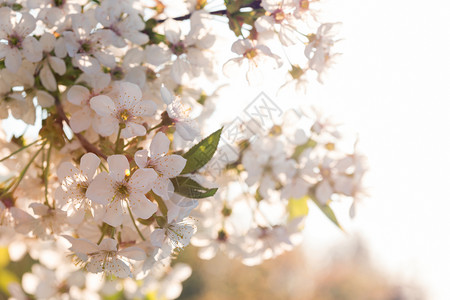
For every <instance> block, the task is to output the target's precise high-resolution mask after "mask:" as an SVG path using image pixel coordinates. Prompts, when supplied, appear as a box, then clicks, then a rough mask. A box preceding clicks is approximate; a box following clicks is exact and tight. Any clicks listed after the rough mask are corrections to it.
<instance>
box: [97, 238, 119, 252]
mask: <svg viewBox="0 0 450 300" xmlns="http://www.w3.org/2000/svg"><path fill="white" fill-rule="evenodd" d="M98 247H99V248H100V250H104V251H117V241H116V240H114V239H111V238H105V239H103V240H102V242H101V243H100V245H98Z"/></svg>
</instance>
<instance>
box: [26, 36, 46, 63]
mask: <svg viewBox="0 0 450 300" xmlns="http://www.w3.org/2000/svg"><path fill="white" fill-rule="evenodd" d="M22 47H23V55H24V56H25V58H26V59H28V60H29V61H31V62H38V61H41V60H42V45H41V44H40V43H39V42H38V40H36V39H35V38H34V37H32V36H27V37H26V38H25V39H24V40H23V42H22Z"/></svg>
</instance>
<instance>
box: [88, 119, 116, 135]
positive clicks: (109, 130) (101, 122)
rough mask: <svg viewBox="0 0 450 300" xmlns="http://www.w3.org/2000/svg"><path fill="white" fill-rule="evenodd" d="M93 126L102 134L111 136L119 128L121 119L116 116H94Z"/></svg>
mask: <svg viewBox="0 0 450 300" xmlns="http://www.w3.org/2000/svg"><path fill="white" fill-rule="evenodd" d="M92 128H94V130H95V132H97V133H98V134H100V135H102V136H110V135H112V134H113V133H114V132H117V131H118V130H119V121H118V120H117V119H116V118H114V117H98V118H94V119H93V123H92Z"/></svg>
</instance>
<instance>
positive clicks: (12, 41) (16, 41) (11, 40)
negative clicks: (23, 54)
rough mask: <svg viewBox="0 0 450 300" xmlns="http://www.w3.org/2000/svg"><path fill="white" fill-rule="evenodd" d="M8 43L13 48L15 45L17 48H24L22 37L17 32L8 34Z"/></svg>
mask: <svg viewBox="0 0 450 300" xmlns="http://www.w3.org/2000/svg"><path fill="white" fill-rule="evenodd" d="M8 45H9V46H10V47H11V48H13V47H15V48H19V49H21V48H22V39H21V38H20V37H19V36H18V35H16V34H13V35H10V36H8Z"/></svg>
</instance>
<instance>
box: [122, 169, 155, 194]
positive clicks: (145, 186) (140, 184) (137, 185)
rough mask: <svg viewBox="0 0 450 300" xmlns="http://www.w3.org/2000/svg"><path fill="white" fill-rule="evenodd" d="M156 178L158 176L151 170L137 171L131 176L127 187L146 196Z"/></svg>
mask: <svg viewBox="0 0 450 300" xmlns="http://www.w3.org/2000/svg"><path fill="white" fill-rule="evenodd" d="M156 177H158V175H157V174H156V172H155V170H153V169H138V170H136V171H135V172H134V173H133V175H132V176H131V178H130V180H129V181H128V185H129V187H130V188H131V189H132V190H133V191H136V192H140V193H142V194H146V193H147V192H148V191H150V189H151V187H152V185H153V181H155V179H156Z"/></svg>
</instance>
